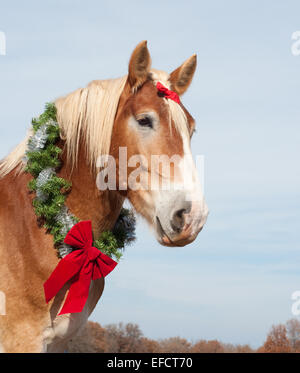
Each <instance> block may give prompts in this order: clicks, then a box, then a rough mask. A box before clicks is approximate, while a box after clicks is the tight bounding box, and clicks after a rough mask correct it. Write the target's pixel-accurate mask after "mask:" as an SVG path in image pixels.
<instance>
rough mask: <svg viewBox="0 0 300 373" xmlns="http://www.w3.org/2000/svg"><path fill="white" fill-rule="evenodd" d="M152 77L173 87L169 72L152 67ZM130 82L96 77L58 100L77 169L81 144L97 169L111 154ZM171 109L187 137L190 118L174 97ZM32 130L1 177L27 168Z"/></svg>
mask: <svg viewBox="0 0 300 373" xmlns="http://www.w3.org/2000/svg"><path fill="white" fill-rule="evenodd" d="M149 79H150V80H152V81H153V83H154V84H156V83H157V81H160V82H162V83H163V84H164V85H165V86H167V87H168V88H170V83H169V80H168V79H169V74H167V73H165V72H163V71H159V70H155V69H153V70H151V72H150V74H149ZM126 81H127V75H126V76H124V77H121V78H117V79H109V80H94V81H92V82H90V83H89V84H88V85H87V86H86V87H85V88H79V89H77V90H75V91H73V92H71V93H70V94H68V95H66V96H63V97H60V98H58V99H57V100H56V101H55V106H56V109H57V121H58V123H59V126H60V129H61V138H62V139H63V140H65V143H66V149H67V158H68V160H69V162H71V167H72V168H74V167H75V166H76V164H77V160H78V157H79V145H80V144H81V143H82V142H81V140H83V144H84V146H85V151H86V155H87V161H88V164H89V166H90V167H91V168H92V169H94V168H95V167H96V163H97V159H98V157H99V156H100V155H102V154H109V150H110V144H111V137H112V130H113V125H114V120H115V116H116V112H117V108H118V104H119V100H120V96H121V94H122V92H123V90H124V87H125V84H126ZM164 100H165V102H166V104H167V105H168V107H169V111H170V115H169V117H170V128H171V121H172V120H173V123H174V125H175V128H176V129H177V130H178V131H179V132H180V133H181V134H182V135H183V136H184V135H187V136H188V125H187V118H186V115H185V113H184V111H183V110H182V108H181V107H180V105H178V104H176V103H175V102H173V101H172V100H167V99H164ZM32 133H33V132H32V130H31V129H30V130H29V131H28V133H27V136H26V138H25V139H24V140H23V141H22V142H21V143H20V144H19V145H18V146H17V147H16V148H15V149H14V150H13V151H12V152H11V153H10V154H9V155H8V156H6V158H4V159H3V160H2V161H1V163H0V178H2V177H4V176H5V175H7V174H9V173H10V172H11V171H12V170H14V169H15V168H16V172H18V173H19V172H22V171H23V170H24V166H25V162H24V160H23V159H24V156H25V152H26V149H27V143H28V139H29V137H30V136H31V135H32Z"/></svg>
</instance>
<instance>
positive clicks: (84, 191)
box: [59, 148, 124, 237]
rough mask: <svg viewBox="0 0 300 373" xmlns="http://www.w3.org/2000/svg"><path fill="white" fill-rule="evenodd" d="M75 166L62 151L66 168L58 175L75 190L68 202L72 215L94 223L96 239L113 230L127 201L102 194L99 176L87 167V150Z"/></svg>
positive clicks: (111, 192) (106, 192)
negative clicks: (97, 183) (106, 231)
mask: <svg viewBox="0 0 300 373" xmlns="http://www.w3.org/2000/svg"><path fill="white" fill-rule="evenodd" d="M79 154H80V155H81V156H80V157H79V159H78V162H77V164H76V166H75V167H74V168H73V169H72V170H71V165H70V164H69V162H67V160H66V159H64V158H65V155H66V152H65V151H64V152H63V165H64V166H63V167H62V169H61V170H60V172H59V176H60V177H63V178H64V179H66V180H69V181H71V183H72V189H71V192H70V193H69V195H68V197H67V199H66V205H67V207H68V208H69V210H70V212H71V213H72V214H73V215H75V216H76V217H77V218H79V219H80V220H91V221H92V227H93V233H94V236H95V237H98V236H99V234H100V233H101V232H103V231H105V230H110V229H111V228H112V227H113V226H114V224H115V222H116V220H117V218H118V216H119V214H120V210H121V207H122V205H123V202H124V198H123V197H122V196H121V195H120V194H119V193H118V192H117V191H110V190H106V191H99V190H98V188H97V185H96V175H95V173H94V172H92V171H91V169H90V167H89V165H88V164H87V160H86V156H85V155H84V154H85V151H84V150H83V148H82V150H81V151H80V153H79Z"/></svg>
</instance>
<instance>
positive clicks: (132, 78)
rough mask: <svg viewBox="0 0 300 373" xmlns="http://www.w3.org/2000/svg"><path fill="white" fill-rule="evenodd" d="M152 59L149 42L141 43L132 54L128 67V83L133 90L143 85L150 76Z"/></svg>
mask: <svg viewBox="0 0 300 373" xmlns="http://www.w3.org/2000/svg"><path fill="white" fill-rule="evenodd" d="M150 68H151V57H150V53H149V50H148V48H147V41H146V40H144V41H142V42H140V43H139V44H138V45H137V46H136V47H135V49H134V51H133V52H132V55H131V58H130V62H129V67H128V82H129V84H130V86H131V88H133V89H137V88H139V87H140V86H141V85H143V84H144V83H145V82H146V80H147V78H148V75H149V72H150Z"/></svg>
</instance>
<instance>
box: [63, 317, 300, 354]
mask: <svg viewBox="0 0 300 373" xmlns="http://www.w3.org/2000/svg"><path fill="white" fill-rule="evenodd" d="M68 352H78V353H79V352H91V353H92V352H94V353H104V352H107V353H126V352H127V353H142V352H148V353H160V352H161V353H242V352H243V353H253V352H262V353H264V352H274V353H276V352H300V322H299V321H298V320H297V319H291V320H289V321H287V322H286V324H279V325H273V326H272V328H271V330H270V332H269V334H268V335H267V337H266V341H265V343H264V344H263V345H262V346H261V347H259V348H258V349H253V348H251V347H250V346H249V345H233V344H230V343H223V342H220V341H218V340H209V341H207V340H203V339H200V340H198V341H196V342H194V343H192V342H189V341H188V340H186V339H184V338H180V337H172V338H166V339H160V340H154V339H149V338H146V337H144V335H143V333H142V331H141V330H140V328H139V326H138V325H137V324H131V323H129V324H126V325H124V324H123V323H119V324H111V325H107V326H106V327H102V326H101V325H99V324H98V323H95V322H91V321H89V322H88V323H87V326H86V327H85V329H84V330H83V331H82V332H81V334H80V335H78V336H77V337H75V338H74V339H73V340H71V341H70V342H69V345H68Z"/></svg>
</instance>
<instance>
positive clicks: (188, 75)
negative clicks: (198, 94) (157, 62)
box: [169, 54, 197, 95]
mask: <svg viewBox="0 0 300 373" xmlns="http://www.w3.org/2000/svg"><path fill="white" fill-rule="evenodd" d="M196 66H197V55H196V54H194V55H192V57H190V58H189V59H187V60H186V61H185V62H184V63H183V64H182V65H181V66H180V67H178V69H176V70H174V71H173V72H172V73H171V74H170V78H169V80H170V82H171V89H172V90H173V91H175V92H176V93H177V94H178V95H182V94H183V93H184V92H185V91H186V90H187V89H188V87H189V85H190V84H191V82H192V79H193V76H194V73H195V70H196Z"/></svg>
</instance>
